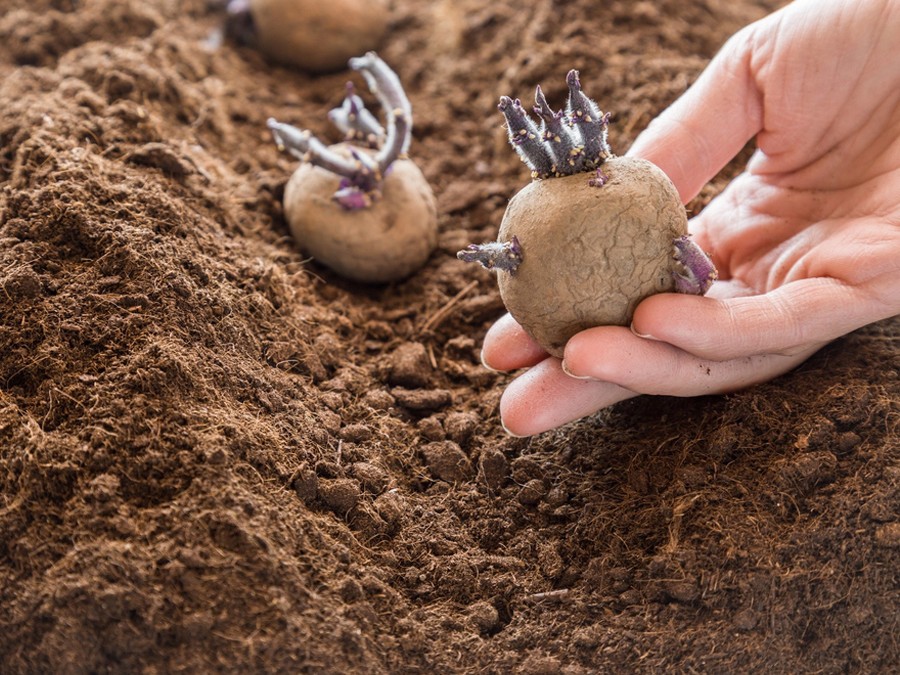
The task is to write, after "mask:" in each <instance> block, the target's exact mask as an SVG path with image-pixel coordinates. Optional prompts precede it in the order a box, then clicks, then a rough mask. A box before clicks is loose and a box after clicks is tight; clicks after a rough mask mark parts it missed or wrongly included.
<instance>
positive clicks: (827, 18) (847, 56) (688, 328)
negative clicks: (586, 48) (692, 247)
mask: <svg viewBox="0 0 900 675" xmlns="http://www.w3.org/2000/svg"><path fill="white" fill-rule="evenodd" d="M861 36H865V37H864V39H862V38H861ZM898 40H900V0H865V1H862V2H856V3H847V2H843V1H842V0H795V2H794V3H792V4H791V5H788V6H787V7H785V8H783V9H782V10H779V11H778V12H775V13H773V14H771V15H770V16H768V17H766V18H765V19H762V20H761V21H759V22H756V23H754V24H751V25H750V26H748V27H746V28H744V29H743V30H741V31H740V32H738V33H737V34H736V35H735V36H733V37H732V38H731V39H730V40H729V41H728V42H727V43H726V44H725V46H724V47H723V48H722V50H721V51H720V52H719V54H718V55H717V56H716V57H715V58H714V59H713V60H712V61H711V63H710V65H709V66H708V68H707V69H706V70H705V71H704V72H703V73H702V74H701V76H700V77H699V78H698V80H697V82H696V83H695V84H694V85H693V86H692V87H691V88H690V89H689V90H688V91H687V92H686V93H685V94H684V95H683V96H682V97H681V98H680V99H679V100H678V101H676V102H675V103H674V104H673V105H672V106H671V107H669V108H668V109H667V110H665V111H664V112H663V113H662V114H661V115H660V116H659V117H658V118H657V119H656V120H654V121H653V122H652V123H651V124H650V125H649V127H648V128H647V130H646V131H645V132H644V133H643V134H641V136H640V137H639V138H638V139H637V140H636V141H635V143H634V145H633V146H632V148H631V150H630V151H629V153H628V154H630V155H635V156H640V157H644V158H646V159H649V160H650V161H652V162H654V163H655V164H657V165H658V166H659V167H661V168H662V169H663V170H664V171H665V172H666V173H667V174H668V175H669V177H670V178H671V179H672V181H673V182H674V183H675V186H676V187H677V188H678V190H679V192H680V194H681V196H682V199H683V201H685V202H688V201H690V200H691V199H692V198H693V197H695V196H696V195H697V193H698V192H699V191H700V189H701V188H702V187H703V185H704V184H705V183H706V182H707V181H709V180H710V179H711V178H712V177H713V176H715V174H716V173H718V171H719V170H721V169H722V168H723V167H724V166H725V165H726V164H727V163H728V162H729V161H731V159H732V158H734V156H735V155H737V153H738V152H739V151H740V150H741V149H742V148H743V146H744V145H745V144H746V142H747V141H748V140H750V139H751V138H753V137H754V136H756V143H757V151H756V152H755V154H754V155H753V157H752V158H751V159H750V161H749V162H748V164H747V166H746V169H745V171H744V172H743V173H742V174H741V175H739V176H738V177H737V178H736V179H735V180H734V181H732V182H731V183H730V184H729V185H728V187H727V188H726V189H725V190H724V191H723V192H722V194H720V195H719V196H718V197H716V198H715V199H714V200H712V201H711V202H710V204H709V205H708V206H707V207H706V208H705V209H704V210H703V211H702V212H701V213H700V214H699V215H697V216H696V217H695V218H693V219H692V220H691V221H690V229H691V232H692V233H693V235H694V239H695V241H696V242H697V243H698V244H699V245H700V246H701V247H702V248H703V249H704V250H706V251H708V252H709V253H710V254H711V256H712V258H713V260H714V262H715V263H716V266H717V267H718V270H719V281H717V282H716V283H715V284H714V285H713V287H712V289H711V290H710V292H709V293H708V294H707V295H706V296H703V297H700V296H690V295H679V294H671V293H667V294H660V295H655V296H652V297H650V298H648V299H646V300H645V301H644V302H642V303H641V304H640V305H639V306H638V307H637V309H636V311H635V314H634V319H633V322H632V326H631V330H629V328H625V327H621V326H601V327H597V328H591V329H588V330H585V331H583V332H581V333H579V334H577V335H575V336H574V337H573V338H572V339H571V340H570V341H569V343H568V344H567V345H566V350H565V354H564V360H563V361H562V362H561V361H560V360H559V359H555V358H552V357H549V356H548V355H547V354H546V353H545V352H543V350H541V348H540V347H538V346H537V345H536V344H535V343H534V341H532V340H531V338H529V337H528V336H527V335H526V334H525V332H524V331H523V329H522V328H521V327H520V326H519V325H518V324H517V323H516V322H515V320H513V319H512V317H510V316H509V315H506V316H504V317H503V318H502V319H500V320H499V321H498V322H497V323H496V324H495V325H494V326H493V327H492V328H491V329H490V331H489V332H488V334H487V336H486V337H485V342H484V348H483V360H484V363H485V365H486V366H488V367H490V368H493V369H496V370H514V369H519V368H528V370H527V371H526V372H525V373H524V374H523V375H521V376H519V377H518V378H517V379H515V380H514V381H513V382H512V383H511V384H510V385H509V386H508V388H507V389H506V391H505V392H504V394H503V398H502V399H501V403H500V414H501V418H502V420H503V424H504V426H505V428H506V429H507V430H508V431H509V432H510V433H512V434H514V435H520V436H527V435H532V434H536V433H540V432H542V431H546V430H548V429H552V428H554V427H557V426H559V425H562V424H565V423H566V422H569V421H572V420H574V419H578V418H580V417H583V416H585V415H588V414H591V413H593V412H595V411H597V410H599V409H601V408H603V407H606V406H608V405H611V404H613V403H616V402H618V401H621V400H624V399H626V398H630V397H632V396H636V395H638V394H665V395H674V396H695V395H701V394H713V393H722V392H727V391H733V390H736V389H740V388H742V387H746V386H748V385H751V384H755V383H757V382H761V381H765V380H768V379H771V378H772V377H775V376H777V375H780V374H782V373H785V372H787V371H788V370H790V369H792V368H794V367H795V366H797V365H798V364H800V363H802V362H803V361H804V360H806V359H807V358H808V357H809V356H810V355H812V354H813V353H814V352H815V351H816V350H818V349H819V348H821V347H822V346H823V345H825V344H827V343H828V342H829V341H831V340H834V339H835V338H837V337H840V336H841V335H844V334H846V333H848V332H850V331H852V330H854V329H856V328H859V327H861V326H864V325H866V324H869V323H872V322H874V321H878V320H880V319H884V318H887V317H890V316H893V315H895V314H897V313H900V64H898V62H897V52H896V45H897V44H898Z"/></svg>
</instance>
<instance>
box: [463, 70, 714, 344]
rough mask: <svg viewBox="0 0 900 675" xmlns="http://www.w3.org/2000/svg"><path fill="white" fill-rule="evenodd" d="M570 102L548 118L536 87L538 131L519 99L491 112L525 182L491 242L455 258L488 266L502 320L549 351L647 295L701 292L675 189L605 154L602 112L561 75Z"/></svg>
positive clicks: (656, 173)
mask: <svg viewBox="0 0 900 675" xmlns="http://www.w3.org/2000/svg"><path fill="white" fill-rule="evenodd" d="M567 82H568V85H569V101H568V105H567V108H566V110H565V111H559V112H555V111H553V110H552V109H551V108H550V106H549V105H548V104H547V101H546V99H545V98H544V95H543V93H542V92H541V89H540V87H538V88H537V94H536V97H535V99H536V105H535V107H534V112H535V114H536V115H538V117H539V118H540V119H541V121H542V124H541V126H540V127H538V126H537V125H536V124H535V123H534V121H533V120H532V119H531V118H530V117H529V115H528V114H527V112H526V111H525V110H524V108H523V107H522V105H521V103H520V102H519V101H518V100H516V101H513V100H512V99H510V98H508V97H503V98H501V99H500V105H499V108H500V110H501V112H502V113H503V114H504V116H505V117H506V122H507V130H508V132H509V139H510V142H511V144H512V145H513V147H514V148H515V149H516V151H517V152H518V153H519V155H520V156H521V157H522V159H523V160H524V161H525V163H526V164H528V166H529V167H530V168H531V169H532V177H533V179H534V180H533V181H532V183H531V184H530V185H527V186H526V187H525V188H523V189H522V190H521V191H519V192H518V193H517V194H516V195H515V196H514V197H513V198H512V200H510V202H509V205H508V207H507V209H506V213H505V214H504V216H503V220H502V222H501V224H500V231H499V234H498V241H497V242H491V243H488V244H482V245H473V246H469V247H468V248H467V249H465V250H464V251H460V252H459V253H458V254H457V255H458V257H459V258H460V259H462V260H465V261H468V262H479V263H481V264H482V265H483V266H484V267H486V268H488V269H493V270H497V271H498V281H499V285H500V295H501V297H502V299H503V302H504V304H505V305H506V308H507V309H508V310H509V312H510V314H512V316H513V317H514V318H515V319H516V321H518V322H519V323H520V324H521V325H522V327H523V328H524V329H525V331H526V332H527V333H528V334H529V335H530V336H531V337H532V338H534V340H535V341H536V342H537V343H538V344H540V345H541V346H542V347H543V348H544V349H546V350H547V352H549V353H550V354H552V355H554V356H558V357H562V355H563V351H564V349H565V345H566V342H568V340H569V338H571V337H572V336H573V335H574V334H575V333H578V332H580V331H582V330H584V329H586V328H590V327H593V326H602V325H624V326H627V325H628V324H629V323H630V322H631V317H632V315H633V313H634V309H635V307H636V306H637V304H638V303H639V302H641V300H643V299H644V298H646V297H648V296H650V295H653V294H655V293H663V292H669V291H677V292H682V293H696V294H703V293H705V292H706V291H707V290H708V289H709V287H710V285H711V284H712V282H713V280H714V279H715V278H716V271H715V267H714V266H713V264H712V262H711V261H710V260H709V258H708V257H707V256H706V254H705V253H703V251H701V250H700V249H699V248H698V247H697V246H696V245H695V244H694V243H693V242H692V240H691V239H690V237H689V235H688V234H687V215H686V213H685V209H684V206H683V205H682V203H681V200H680V198H679V196H678V191H677V190H676V189H675V186H674V185H672V182H671V181H670V180H669V178H668V177H667V176H666V175H665V174H664V173H663V172H662V171H661V170H660V169H659V168H658V167H656V166H655V165H653V164H651V163H650V162H648V161H646V160H642V159H634V158H625V157H622V158H620V157H615V156H614V155H613V154H612V152H611V151H610V148H609V145H608V143H607V140H606V136H607V126H608V122H609V115H608V114H606V115H604V114H602V113H601V112H600V110H599V109H598V108H597V106H596V104H595V103H594V102H593V101H591V100H590V99H589V98H587V96H585V95H584V93H583V92H582V91H581V83H580V81H579V79H578V73H577V72H576V71H574V70H573V71H571V72H570V73H569V75H568V77H567Z"/></svg>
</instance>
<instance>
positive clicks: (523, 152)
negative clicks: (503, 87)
mask: <svg viewBox="0 0 900 675" xmlns="http://www.w3.org/2000/svg"><path fill="white" fill-rule="evenodd" d="M566 83H567V84H568V86H569V99H568V104H567V106H566V109H565V111H561V110H560V111H554V110H553V108H551V107H550V105H549V104H548V103H547V98H546V97H545V96H544V92H543V91H541V88H540V87H537V89H536V91H535V96H534V100H535V106H534V113H535V114H536V115H537V116H538V117H539V118H540V119H541V126H540V128H538V127H537V125H535V123H534V121H533V120H532V119H531V117H529V115H528V113H527V112H526V111H525V109H524V108H523V107H522V104H521V103H520V102H519V100H518V99H516V100H515V101H513V99H511V98H510V97H509V96H501V97H500V104H499V105H498V106H497V107H498V108H499V110H500V112H501V113H503V116H504V117H505V118H506V129H507V131H508V135H509V142H510V144H511V145H512V146H513V149H515V151H516V153H518V155H519V157H521V159H522V161H523V162H525V164H526V165H527V166H528V168H530V169H531V175H532V177H533V178H535V179H540V178H553V177H556V176H571V175H573V174H577V173H581V172H584V171H593V170H594V169H597V168H598V167H599V166H600V165H601V164H603V162H604V161H606V159H608V158H609V157H612V156H613V154H612V150H610V148H609V144H608V142H607V127H608V126H609V113H605V114H604V113H603V112H601V111H600V108H599V107H597V104H596V103H594V102H593V101H592V100H591V99H589V98H588V97H587V96H586V95H585V93H584V92H583V91H582V90H581V82H580V81H579V79H578V71H577V70H570V71H569V74H568V75H567V76H566ZM597 183H598V184H599V183H600V181H599V180H598V181H597Z"/></svg>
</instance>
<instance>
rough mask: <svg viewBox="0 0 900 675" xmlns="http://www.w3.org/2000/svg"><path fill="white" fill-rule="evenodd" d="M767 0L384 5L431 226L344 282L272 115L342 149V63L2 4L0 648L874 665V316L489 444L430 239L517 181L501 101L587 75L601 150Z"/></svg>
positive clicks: (481, 325)
mask: <svg viewBox="0 0 900 675" xmlns="http://www.w3.org/2000/svg"><path fill="white" fill-rule="evenodd" d="M778 4H780V3H778V2H777V1H776V0H697V1H695V2H684V1H683V0H654V1H647V0H645V1H641V2H631V1H626V0H609V1H608V2H597V1H596V0H573V1H572V2H551V1H549V0H535V1H532V2H513V1H511V0H495V1H494V2H483V1H481V0H477V1H476V0H436V1H434V0H403V1H401V0H396V1H395V2H393V3H392V9H391V12H392V14H391V23H390V29H389V33H388V36H387V38H386V40H385V42H384V43H383V45H382V46H381V47H380V48H379V50H378V52H379V54H380V55H381V56H382V57H383V58H384V59H385V61H386V62H387V63H388V64H390V65H391V66H392V67H393V68H394V69H395V70H396V71H397V73H398V75H399V76H400V78H401V80H402V82H403V83H404V85H405V87H406V89H407V92H408V94H409V97H410V99H411V102H412V107H413V111H414V115H415V129H414V138H413V143H412V146H411V148H410V156H411V158H412V159H413V160H415V161H416V162H417V164H418V165H419V166H420V168H421V169H422V170H423V172H424V173H425V175H426V177H427V178H428V180H429V181H430V183H431V185H432V186H433V188H434V192H435V194H436V197H437V203H438V211H439V226H440V241H439V247H438V250H437V251H436V252H435V253H434V255H433V256H432V258H431V260H430V262H429V264H428V266H427V267H426V268H425V269H423V270H422V271H420V272H418V273H416V274H415V275H414V276H413V277H412V278H410V279H408V280H406V281H403V282H402V283H395V284H392V285H388V286H366V285H361V284H355V283H352V282H348V281H345V280H343V279H341V278H339V277H337V276H336V275H334V274H333V273H331V272H329V271H328V270H327V269H326V268H324V267H322V266H321V265H319V264H318V263H316V262H315V261H311V260H309V259H308V258H307V257H306V256H304V254H303V252H302V251H299V250H298V249H297V248H296V247H295V246H294V244H293V242H292V240H291V238H290V235H289V232H288V229H287V226H286V224H285V220H284V216H283V212H282V207H281V198H282V195H283V190H284V186H285V183H286V182H287V180H288V178H289V177H290V175H291V173H292V172H293V171H294V169H296V167H297V165H298V164H297V161H296V160H294V159H292V158H291V157H290V156H289V155H286V154H283V153H279V151H278V149H277V148H276V147H275V144H274V143H273V142H272V140H271V136H270V134H269V132H268V130H267V129H266V119H267V118H268V117H270V116H274V117H276V118H278V119H279V120H281V121H284V122H289V123H292V124H296V125H298V126H300V127H304V128H309V129H312V130H313V131H314V132H315V133H316V134H317V135H319V136H320V137H321V138H323V139H326V140H328V141H329V142H336V141H338V140H340V138H339V134H338V132H337V131H336V130H334V129H333V128H331V127H330V125H329V123H328V121H327V119H326V113H327V111H328V110H329V109H331V108H332V107H335V106H337V105H338V104H339V103H340V102H341V100H342V98H343V95H344V86H345V83H346V82H347V81H348V80H353V81H354V82H356V84H357V89H358V90H359V91H360V93H361V95H362V96H363V98H364V99H365V100H366V101H367V102H368V103H370V104H371V105H370V107H371V108H372V109H373V110H374V111H378V107H377V105H376V104H375V102H374V99H373V97H372V96H371V94H369V92H368V90H367V88H366V86H365V84H364V82H363V81H362V78H360V77H359V75H358V74H356V73H353V72H351V71H343V72H338V73H333V74H326V75H318V76H311V75H307V74H304V73H301V72H298V71H296V70H292V69H290V68H286V67H280V66H276V65H272V64H269V63H267V62H266V61H265V60H264V59H263V57H261V56H260V55H259V53H258V52H257V51H255V50H253V49H252V48H250V47H246V46H238V45H235V44H233V43H232V42H230V41H228V40H225V41H223V40H221V39H219V35H220V30H219V27H220V26H221V23H222V17H223V10H222V8H221V3H216V2H211V1H207V0H2V9H3V12H2V14H0V608H2V609H0V672H3V673H105V672H119V673H132V672H133V673H169V672H187V673H207V672H291V673H296V672H309V673H419V672H433V673H447V672H478V673H527V674H531V675H538V674H542V673H548V674H549V673H570V674H575V673H595V672H710V673H737V672H740V673H748V672H755V673H763V672H764V673H845V672H870V673H875V672H891V671H893V672H897V671H898V669H900V657H898V653H900V646H898V640H900V625H898V616H900V612H898V607H900V595H898V594H900V587H898V571H900V506H898V505H900V377H898V370H900V364H898V340H900V321H898V320H897V319H894V320H889V321H884V322H881V323H879V324H875V325H872V326H869V327H867V328H864V329H862V330H859V331H857V332H855V333H853V334H851V335H849V336H846V337H844V338H842V339H840V340H838V341H836V342H834V343H832V344H831V345H829V346H827V347H825V348H824V349H822V350H821V351H820V352H819V353H817V354H816V355H815V356H813V357H812V358H811V359H810V360H809V361H808V362H807V363H805V364H804V365H803V366H801V367H800V368H798V369H797V370H796V371H794V372H792V373H789V374H787V375H785V376H783V377H780V378H778V379H777V380H775V381H772V382H769V383H767V384H763V385H760V386H756V387H754V388H752V389H749V390H746V391H741V392H737V393H734V394H730V395H727V396H713V397H704V398H695V399H677V398H668V397H641V398H637V399H633V400H631V401H627V402H624V403H621V404H618V405H616V406H614V407H612V408H610V409H608V410H606V411H603V412H601V413H599V414H597V415H594V416H592V417H590V418H587V419H585V420H582V421H580V422H577V423H574V424H571V425H569V426H567V427H565V428H563V429H560V430H557V431H555V432H551V433H547V434H543V435H540V436H537V437H534V438H530V439H517V438H512V437H509V436H507V435H506V434H505V433H504V432H503V430H502V428H501V426H500V423H499V419H498V414H497V405H498V400H499V397H500V394H501V392H502V391H503V388H504V386H505V385H506V384H507V383H508V382H509V379H510V377H511V375H505V374H499V373H493V372H490V371H488V370H486V369H485V368H483V367H482V366H481V364H480V360H479V348H480V344H481V340H482V338H483V336H484V334H485V331H486V330H487V328H488V327H489V326H490V325H491V323H492V322H493V321H494V320H496V319H497V318H498V317H499V316H500V315H501V314H502V312H503V306H502V304H501V302H500V297H499V293H498V291H497V285H496V280H495V279H494V277H493V276H492V275H491V274H489V273H488V272H487V271H485V270H481V269H480V268H477V266H472V265H466V264H464V263H462V262H460V261H459V260H457V259H456V257H455V253H456V251H457V250H459V249H460V248H463V247H464V246H465V245H466V244H468V243H470V242H473V241H476V242H477V241H486V240H489V239H492V238H493V237H495V236H496V233H497V227H498V225H499V223H500V220H501V217H502V214H503V210H504V208H505V205H506V203H507V201H508V200H509V198H510V197H511V196H512V195H513V194H514V193H515V192H516V191H517V190H518V189H519V188H521V187H522V186H523V185H524V184H525V183H526V182H527V181H528V180H529V176H528V170H527V169H526V168H525V167H524V165H522V164H521V162H520V161H519V160H518V159H517V157H516V156H515V155H514V153H513V152H512V150H511V149H510V148H509V147H508V144H507V141H506V138H505V134H504V129H503V124H502V118H501V116H500V115H499V113H498V112H497V108H496V106H497V100H498V98H499V97H500V96H501V95H511V96H514V97H516V96H518V97H522V98H523V99H527V98H528V97H530V96H531V95H532V93H533V91H534V87H535V85H537V84H541V85H542V86H543V89H544V91H545V93H546V94H547V96H548V99H549V100H551V101H560V100H562V98H563V96H564V92H565V75H566V72H567V71H568V70H569V69H571V68H577V69H578V70H579V71H580V73H581V80H582V83H583V85H584V86H585V89H586V91H587V92H588V93H589V94H590V95H591V96H592V97H593V98H595V99H596V100H597V101H598V103H599V104H600V106H601V107H602V108H603V109H604V110H610V111H611V112H612V114H613V122H612V126H611V130H610V141H611V143H612V145H613V148H614V150H615V151H616V152H619V153H623V152H624V151H625V150H626V149H627V148H628V146H629V144H630V143H631V142H632V141H633V140H634V138H635V137H636V135H637V134H638V132H639V131H640V130H641V129H642V128H644V127H645V126H646V125H647V124H648V123H649V121H650V120H651V119H652V118H653V117H654V116H655V115H656V114H657V113H658V112H659V111H661V110H662V109H663V108H664V107H666V106H667V105H668V104H669V103H671V102H672V101H673V100H674V99H675V98H676V97H677V96H678V95H679V94H681V93H682V92H683V91H684V90H685V88H686V87H687V86H688V85H689V84H690V83H691V82H692V81H693V80H694V79H695V78H696V77H697V75H698V74H699V72H700V71H701V70H702V69H703V67H704V65H705V64H706V63H707V62H708V61H709V59H710V58H711V57H712V56H713V55H714V54H715V52H716V51H717V50H718V48H719V47H720V46H721V45H722V44H723V42H724V41H725V40H726V39H727V38H728V37H729V36H730V35H731V34H732V33H733V32H734V31H736V30H737V29H739V28H740V27H741V26H743V25H746V24H747V23H749V22H751V21H753V20H755V19H757V18H760V17H762V16H764V15H765V14H766V13H767V12H769V11H772V10H773V9H775V8H776V7H777V5H778ZM322 39H323V40H327V39H328V36H326V35H323V36H322ZM748 152H749V150H748ZM746 156H747V152H745V153H744V155H743V156H742V159H746ZM738 170H739V164H737V163H735V164H734V165H733V166H731V167H729V168H728V169H726V170H725V172H723V174H722V175H721V176H720V177H718V178H717V179H716V180H715V181H714V182H713V183H712V184H711V185H710V186H708V187H707V188H706V189H705V190H704V192H703V193H702V194H701V196H700V197H699V198H698V199H697V200H696V201H695V203H693V204H692V205H691V206H690V208H691V209H692V210H693V211H695V212H696V211H697V210H699V209H701V208H703V206H704V204H705V203H707V202H708V200H709V199H710V198H711V197H712V196H713V195H715V194H716V193H717V192H718V191H720V190H721V189H722V187H723V186H724V185H725V184H726V183H727V181H728V179H729V177H730V176H733V175H735V173H736V172H737V171H738Z"/></svg>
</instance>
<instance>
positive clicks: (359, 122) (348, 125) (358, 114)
mask: <svg viewBox="0 0 900 675" xmlns="http://www.w3.org/2000/svg"><path fill="white" fill-rule="evenodd" d="M328 119H329V120H330V121H331V123H332V124H334V126H336V127H337V128H338V129H339V130H340V131H341V132H342V133H343V134H344V140H346V141H347V142H348V143H355V144H357V145H363V146H365V147H367V148H378V147H380V146H381V145H382V144H383V143H384V127H382V126H381V124H380V123H379V122H378V119H377V118H376V117H375V115H373V114H372V113H371V112H369V110H368V108H366V105H365V103H364V102H363V100H362V99H361V98H360V97H359V95H358V94H357V93H356V87H354V86H353V83H352V82H348V83H347V95H346V96H345V97H344V101H343V103H341V106H340V107H339V108H334V109H333V110H331V111H329V113H328Z"/></svg>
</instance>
